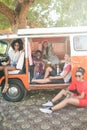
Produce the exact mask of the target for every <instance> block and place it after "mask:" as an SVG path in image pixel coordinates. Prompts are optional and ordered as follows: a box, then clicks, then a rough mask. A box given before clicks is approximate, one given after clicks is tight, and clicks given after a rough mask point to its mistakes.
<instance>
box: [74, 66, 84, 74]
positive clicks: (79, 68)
mask: <svg viewBox="0 0 87 130" xmlns="http://www.w3.org/2000/svg"><path fill="white" fill-rule="evenodd" d="M76 72H81V73H82V74H84V73H85V69H84V68H82V67H78V68H77V70H76Z"/></svg>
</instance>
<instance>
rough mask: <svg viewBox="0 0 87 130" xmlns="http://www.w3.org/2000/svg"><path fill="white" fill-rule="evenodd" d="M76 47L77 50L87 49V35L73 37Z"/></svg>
mask: <svg viewBox="0 0 87 130" xmlns="http://www.w3.org/2000/svg"><path fill="white" fill-rule="evenodd" d="M73 44H74V49H75V50H76V51H87V35H85V36H75V37H74V38H73Z"/></svg>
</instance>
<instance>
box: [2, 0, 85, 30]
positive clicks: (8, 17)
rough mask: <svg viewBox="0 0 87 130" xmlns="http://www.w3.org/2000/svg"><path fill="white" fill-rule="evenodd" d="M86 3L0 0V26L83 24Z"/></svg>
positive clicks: (73, 1)
mask: <svg viewBox="0 0 87 130" xmlns="http://www.w3.org/2000/svg"><path fill="white" fill-rule="evenodd" d="M86 5H87V0H77V1H76V0H0V12H1V13H2V14H3V15H4V16H3V15H0V23H3V24H0V28H3V29H4V28H5V27H10V25H12V26H13V28H25V27H26V26H27V25H28V26H29V27H36V28H37V27H60V26H84V25H87V15H86V13H87V7H86ZM9 21H10V23H9ZM2 25H4V26H2Z"/></svg>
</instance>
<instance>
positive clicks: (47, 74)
mask: <svg viewBox="0 0 87 130" xmlns="http://www.w3.org/2000/svg"><path fill="white" fill-rule="evenodd" d="M51 71H52V68H51V67H50V66H49V67H47V69H46V71H45V75H44V79H45V78H47V77H48V76H49V74H50V72H51Z"/></svg>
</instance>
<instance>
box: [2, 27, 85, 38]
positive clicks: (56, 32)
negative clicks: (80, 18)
mask: <svg viewBox="0 0 87 130" xmlns="http://www.w3.org/2000/svg"><path fill="white" fill-rule="evenodd" d="M81 33H83V34H87V26H78V27H53V28H27V29H18V31H17V33H16V34H8V35H0V39H13V38H23V37H28V38H38V37H53V36H55V37H58V36H60V37H63V36H69V35H71V34H81Z"/></svg>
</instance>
